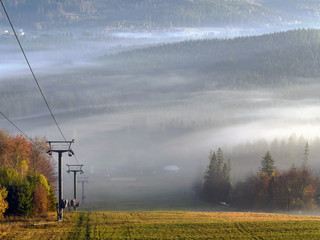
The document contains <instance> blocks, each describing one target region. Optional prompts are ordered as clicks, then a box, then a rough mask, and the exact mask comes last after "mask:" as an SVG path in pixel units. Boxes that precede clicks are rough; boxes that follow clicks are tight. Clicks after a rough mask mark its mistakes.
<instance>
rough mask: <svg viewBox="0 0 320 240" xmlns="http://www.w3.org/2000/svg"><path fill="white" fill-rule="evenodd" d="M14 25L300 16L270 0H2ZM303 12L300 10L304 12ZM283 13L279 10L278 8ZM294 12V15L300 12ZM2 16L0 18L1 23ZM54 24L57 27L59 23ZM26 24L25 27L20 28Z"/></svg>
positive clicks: (241, 21)
mask: <svg viewBox="0 0 320 240" xmlns="http://www.w3.org/2000/svg"><path fill="white" fill-rule="evenodd" d="M5 4H7V5H8V8H9V11H10V12H11V13H12V14H13V15H14V16H15V22H16V23H17V24H22V23H25V21H24V19H25V18H28V21H29V23H30V24H31V26H30V27H32V28H38V29H48V28H61V27H65V26H75V25H77V24H81V26H87V27H89V26H96V23H99V25H100V26H101V24H103V25H104V26H106V27H107V28H110V29H113V28H123V29H128V30H133V29H134V28H143V29H148V28H157V27H192V26H193V27H194V26H226V25H238V26H239V25H249V24H250V25H251V26H254V25H255V26H258V25H264V24H275V23H279V21H280V22H282V23H286V22H289V21H293V20H295V19H296V18H299V17H297V15H296V16H294V15H292V14H291V15H290V13H286V11H287V10H288V9H278V8H277V7H278V3H277V4H276V5H275V4H272V3H271V4H270V3H269V1H241V0H238V1H237V0H216V1H209V0H201V1H190V0H174V1H172V0H165V1H158V0H143V1H141V0H130V1H129V0H107V1H102V0H93V1H88V0H68V1H57V0H54V1H52V0H50V1H49V0H41V1H37V2H34V1H31V0H23V1H5ZM287 5H288V6H291V8H290V9H289V10H290V11H293V10H295V12H294V13H295V14H296V11H302V13H304V14H309V15H310V12H311V13H312V14H313V15H316V14H314V12H315V11H317V10H318V9H319V7H317V6H316V5H315V4H314V3H313V2H310V3H309V2H308V3H307V4H306V6H304V5H303V6H301V4H299V3H296V4H292V3H291V2H290V4H287ZM305 9H307V10H308V11H306V10H305ZM303 10H304V11H303ZM281 11H283V12H281ZM301 15H302V14H299V15H298V16H301ZM3 20H4V19H3V17H2V20H1V15H0V21H2V22H3ZM58 26H59V27H58ZM23 27H24V28H27V26H25V25H24V26H23Z"/></svg>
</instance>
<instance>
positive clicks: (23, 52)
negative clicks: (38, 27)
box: [0, 0, 67, 141]
mask: <svg viewBox="0 0 320 240" xmlns="http://www.w3.org/2000/svg"><path fill="white" fill-rule="evenodd" d="M0 2H1V5H2V8H3V10H4V12H5V14H6V16H7V19H8V21H9V23H10V26H11V29H12V31H13V33H14V36H15V38H16V40H17V42H18V44H19V46H20V49H21V52H22V54H23V56H24V58H25V60H26V62H27V64H28V66H29V69H30V71H31V74H32V76H33V79H34V81H35V82H36V84H37V86H38V89H39V91H40V93H41V96H42V98H43V100H44V102H45V104H46V105H47V108H48V110H49V112H50V114H51V117H52V119H53V121H54V122H55V124H56V126H57V128H58V130H59V132H60V133H61V135H62V137H63V139H64V140H65V141H67V140H66V138H65V136H64V134H63V132H62V130H61V128H60V126H59V124H58V122H57V120H56V118H55V116H54V114H53V112H52V110H51V108H50V106H49V103H48V101H47V99H46V98H45V96H44V93H43V91H42V89H41V87H40V84H39V82H38V80H37V78H36V76H35V74H34V72H33V69H32V67H31V65H30V63H29V60H28V58H27V55H26V53H25V51H24V49H23V47H22V45H21V42H20V40H19V38H18V35H17V33H16V30H15V28H14V27H13V24H12V22H11V19H10V17H9V14H8V12H7V10H6V8H5V6H4V4H3V1H2V0H0Z"/></svg>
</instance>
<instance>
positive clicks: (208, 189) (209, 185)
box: [201, 148, 231, 203]
mask: <svg viewBox="0 0 320 240" xmlns="http://www.w3.org/2000/svg"><path fill="white" fill-rule="evenodd" d="M209 159H210V162H209V165H208V168H207V171H206V174H205V176H204V179H203V184H202V188H201V190H202V191H201V193H202V194H201V195H202V197H203V198H204V200H206V201H208V202H211V203H218V202H221V201H223V202H226V201H228V200H229V195H230V191H231V179H230V172H231V164H230V160H229V161H228V162H227V163H225V162H224V156H223V152H222V150H221V148H219V149H218V150H217V152H214V151H211V152H210V155H209Z"/></svg>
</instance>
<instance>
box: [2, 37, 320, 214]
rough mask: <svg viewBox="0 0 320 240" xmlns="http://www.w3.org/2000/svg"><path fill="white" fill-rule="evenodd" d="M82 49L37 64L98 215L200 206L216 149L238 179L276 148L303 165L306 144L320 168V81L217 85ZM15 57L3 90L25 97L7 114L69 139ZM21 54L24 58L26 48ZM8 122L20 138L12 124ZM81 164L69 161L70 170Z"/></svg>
mask: <svg viewBox="0 0 320 240" xmlns="http://www.w3.org/2000/svg"><path fill="white" fill-rule="evenodd" d="M84 42H85V41H84ZM68 44H70V42H68ZM75 44H76V43H75ZM78 44H79V45H78V46H75V47H74V48H73V49H64V48H59V51H53V50H52V49H46V50H39V51H33V52H32V54H31V56H30V60H31V63H35V70H36V75H38V76H39V77H38V79H39V82H40V85H41V86H42V87H43V89H44V93H45V95H46V96H47V98H48V100H49V104H50V105H51V106H52V108H53V111H54V113H55V114H56V117H57V120H58V122H59V124H60V125H61V128H62V130H63V131H64V133H65V135H66V136H67V138H68V139H72V138H75V140H76V142H75V143H74V145H73V150H74V151H75V152H76V155H77V158H78V159H79V162H80V163H81V164H84V170H85V172H86V176H89V183H88V184H87V185H86V188H85V192H86V197H87V198H86V202H87V203H91V204H90V205H89V206H90V208H91V209H106V208H107V209H113V210H118V209H123V206H122V205H121V203H123V204H124V205H125V206H127V208H128V209H130V208H134V206H133V205H134V204H136V206H137V207H138V208H141V209H143V208H148V209H157V208H165V207H170V206H171V207H176V208H178V207H179V206H180V207H181V208H183V207H186V208H187V207H194V206H196V204H197V201H198V198H197V197H196V193H195V189H196V186H197V185H199V183H200V182H201V179H202V177H203V176H204V174H205V170H206V166H207V165H208V163H209V159H208V156H209V152H210V150H217V148H219V147H221V148H222V149H223V152H224V154H225V159H228V158H230V160H231V167H232V173H231V176H232V181H233V182H236V181H239V180H242V179H243V178H244V177H246V175H247V174H249V173H250V172H256V171H257V170H258V167H259V164H260V161H261V158H262V157H263V155H264V154H265V153H266V151H267V150H270V152H271V154H272V155H273V156H274V159H275V161H276V165H277V166H278V167H279V169H285V168H286V167H290V166H291V165H292V164H293V163H294V164H297V165H299V164H300V162H299V161H300V160H301V158H302V153H303V147H304V144H305V143H306V142H309V143H310V163H309V164H310V166H311V167H312V169H313V170H314V171H318V169H319V168H318V166H317V157H316V156H317V149H318V147H319V140H318V138H317V137H318V134H319V131H320V121H319V117H318V115H317V112H318V111H319V108H320V99H319V95H318V93H317V91H316V89H319V84H317V83H312V84H292V85H291V86H282V87H279V88H262V87H256V88H252V89H250V90H248V89H237V88H235V89H232V88H216V87H215V85H214V84H211V85H209V84H206V83H207V82H206V81H202V80H203V79H201V75H197V73H195V72H190V74H189V72H188V71H187V70H186V71H185V73H181V72H178V71H177V72H172V71H168V72H152V71H151V72H148V71H146V72H141V73H134V74H133V73H132V72H130V71H126V69H123V72H121V71H120V70H119V69H117V71H115V70H114V69H111V68H110V65H108V64H107V62H97V59H99V58H98V57H99V56H104V55H105V54H110V52H111V51H112V48H107V50H103V49H106V45H107V43H101V44H100V45H99V43H96V42H94V41H93V42H90V41H88V42H85V43H83V45H82V43H81V42H78ZM69 46H70V45H69ZM79 46H81V47H79ZM93 46H95V48H94V49H93V50H90V48H91V47H93ZM114 46H115V45H113V47H114ZM130 47H133V45H132V46H130ZM140 47H141V46H140ZM75 49H76V50H77V51H79V52H77V53H74V52H73V50H75ZM82 50H83V52H81V51H82ZM117 51H120V50H119V49H117ZM69 54H71V55H69ZM3 56H6V57H3ZM47 56H48V57H47ZM64 56H65V58H64ZM6 58H10V59H11V58H12V53H11V51H8V52H6V54H5V55H2V56H1V58H0V60H1V61H2V62H7V64H9V65H10V64H13V65H11V67H12V68H13V69H15V71H8V67H5V68H3V69H1V67H0V72H1V74H2V73H3V74H2V76H1V80H0V86H1V88H2V89H1V88H0V92H1V94H8V95H10V96H15V97H13V98H12V99H10V98H9V99H8V98H6V99H5V98H4V97H2V98H1V101H3V102H5V104H4V105H5V106H4V109H5V110H6V111H4V110H2V111H4V112H5V113H6V114H7V115H9V116H10V117H11V118H12V120H13V121H14V122H15V123H16V124H17V125H18V126H19V127H20V128H21V129H23V130H24V131H25V132H26V133H27V134H28V135H29V136H32V137H34V136H39V137H42V136H45V137H46V138H47V139H48V140H58V139H61V136H60V135H59V132H58V130H57V129H56V127H55V125H54V124H53V122H52V119H51V118H50V116H49V114H48V112H47V110H46V108H45V106H44V105H43V102H42V99H41V97H40V95H39V93H38V92H37V91H38V90H37V89H36V88H35V87H34V86H33V85H32V84H34V83H33V82H32V81H33V80H32V79H30V77H29V76H25V75H27V70H26V69H24V70H21V72H20V70H19V71H18V70H17V69H23V67H22V65H23V60H21V62H19V63H17V62H16V60H15V61H13V63H12V62H10V61H9V63H8V61H6ZM13 58H14V59H18V58H19V56H18V53H17V52H15V54H14V57H13ZM62 58H63V59H64V60H63V61H61V59H62ZM74 59H76V60H74ZM93 59H94V60H93ZM39 62H41V63H40V64H39ZM15 64H17V65H19V66H16V65H15ZM20 66H21V67H20ZM133 68H134V66H133ZM172 68H174V66H172ZM199 76H200V77H199ZM215 77H216V76H212V78H215ZM21 86H25V87H21ZM21 88H22V89H21ZM2 96H4V95H2ZM17 96H20V97H21V98H22V100H21V99H20V102H19V101H18V100H17V98H18V97H17ZM0 123H1V128H6V129H8V131H9V132H12V133H16V130H15V129H14V128H13V127H12V126H10V124H9V123H8V122H6V121H5V120H4V119H0ZM300 136H301V137H300ZM290 141H291V144H288V143H290ZM281 144H282V145H281ZM290 147H291V148H293V150H289V148H290ZM293 153H294V154H293ZM300 153H301V156H300ZM54 157H55V158H56V157H57V156H54ZM75 163H76V162H75V159H74V158H69V157H68V156H67V155H66V156H64V166H65V164H75ZM64 170H65V171H66V170H67V169H66V167H65V169H64ZM79 177H81V175H80V176H79ZM80 186H81V185H80V184H78V198H79V199H80V198H81V189H80ZM64 194H65V196H66V197H67V198H69V199H71V198H72V196H73V176H71V175H68V174H67V173H66V172H65V174H64ZM181 199H184V201H182V202H181ZM146 202H148V203H153V204H150V205H145V203H146Z"/></svg>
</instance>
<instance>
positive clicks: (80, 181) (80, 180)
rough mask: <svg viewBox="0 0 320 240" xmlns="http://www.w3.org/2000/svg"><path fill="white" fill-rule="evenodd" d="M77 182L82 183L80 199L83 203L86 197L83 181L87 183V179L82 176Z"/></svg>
mask: <svg viewBox="0 0 320 240" xmlns="http://www.w3.org/2000/svg"><path fill="white" fill-rule="evenodd" d="M78 183H81V184H82V197H81V200H82V204H83V203H84V200H85V199H86V195H85V194H84V184H85V183H89V181H88V177H84V178H82V179H79V180H78Z"/></svg>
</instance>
